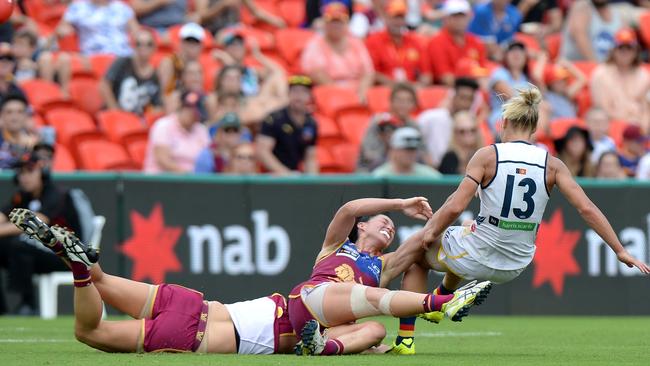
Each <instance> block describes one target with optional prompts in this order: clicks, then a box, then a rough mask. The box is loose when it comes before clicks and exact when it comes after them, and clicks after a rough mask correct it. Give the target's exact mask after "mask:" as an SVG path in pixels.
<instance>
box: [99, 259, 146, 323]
mask: <svg viewBox="0 0 650 366" xmlns="http://www.w3.org/2000/svg"><path fill="white" fill-rule="evenodd" d="M90 276H91V279H92V281H93V284H94V285H95V287H96V288H97V291H98V292H99V294H100V296H101V298H102V300H104V302H106V303H107V304H108V305H110V306H112V307H114V308H115V309H117V310H119V311H121V312H123V313H125V314H128V315H129V316H131V317H132V318H135V319H141V318H147V317H149V316H150V314H148V313H149V311H147V310H148V309H149V310H150V309H151V306H147V305H152V304H153V299H154V297H155V292H156V288H157V286H155V285H151V284H148V283H144V282H138V281H133V280H129V279H126V278H122V277H119V276H114V275H110V274H107V273H104V272H103V271H102V268H101V267H100V266H99V264H95V265H93V266H92V268H91V270H90Z"/></svg>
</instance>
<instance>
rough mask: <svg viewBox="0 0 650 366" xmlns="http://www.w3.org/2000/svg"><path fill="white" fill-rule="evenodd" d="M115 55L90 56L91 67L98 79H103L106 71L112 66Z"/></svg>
mask: <svg viewBox="0 0 650 366" xmlns="http://www.w3.org/2000/svg"><path fill="white" fill-rule="evenodd" d="M114 60H115V55H92V56H90V67H91V68H92V70H93V73H94V74H95V77H96V78H97V79H102V78H103V77H104V74H106V71H108V69H109V68H110V67H111V65H112V64H113V61H114Z"/></svg>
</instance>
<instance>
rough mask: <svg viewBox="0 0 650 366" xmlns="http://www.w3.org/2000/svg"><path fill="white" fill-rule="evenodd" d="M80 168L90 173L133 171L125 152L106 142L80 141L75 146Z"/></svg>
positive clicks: (133, 167)
mask: <svg viewBox="0 0 650 366" xmlns="http://www.w3.org/2000/svg"><path fill="white" fill-rule="evenodd" d="M77 151H78V153H79V159H80V163H81V167H82V168H83V169H86V170H91V171H104V170H135V169H137V166H136V164H134V163H133V161H131V158H130V157H129V155H128V154H127V152H126V150H125V149H124V148H123V147H122V146H121V145H119V144H116V143H114V142H110V141H107V140H88V141H82V142H80V143H79V144H78V145H77Z"/></svg>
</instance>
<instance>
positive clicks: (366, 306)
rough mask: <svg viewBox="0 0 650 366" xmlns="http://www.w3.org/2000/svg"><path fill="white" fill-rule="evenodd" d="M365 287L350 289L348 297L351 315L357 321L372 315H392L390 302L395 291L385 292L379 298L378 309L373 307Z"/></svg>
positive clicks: (356, 286)
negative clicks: (350, 292)
mask: <svg viewBox="0 0 650 366" xmlns="http://www.w3.org/2000/svg"><path fill="white" fill-rule="evenodd" d="M367 289H368V287H367V286H363V285H354V286H353V287H352V294H351V295H350V305H351V307H352V313H353V314H354V316H355V317H357V319H361V318H365V317H368V316H373V315H380V314H383V315H393V314H392V313H391V309H390V302H391V300H392V299H393V296H395V291H386V293H385V294H383V295H382V296H381V298H380V299H379V302H378V304H377V305H378V307H375V306H374V305H373V304H372V303H370V301H368V296H367V295H366V290H367Z"/></svg>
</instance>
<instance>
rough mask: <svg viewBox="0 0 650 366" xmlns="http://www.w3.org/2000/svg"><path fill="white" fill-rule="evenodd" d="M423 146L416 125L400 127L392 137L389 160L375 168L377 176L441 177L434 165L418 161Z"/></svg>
mask: <svg viewBox="0 0 650 366" xmlns="http://www.w3.org/2000/svg"><path fill="white" fill-rule="evenodd" d="M421 147H422V136H421V135H420V131H418V130H417V128H414V127H400V128H398V129H397V130H395V132H394V133H393V134H392V136H391V137H390V150H389V152H388V161H387V162H386V163H384V164H382V165H380V166H379V167H377V168H376V169H375V170H373V171H372V175H373V176H375V177H390V176H410V177H428V178H440V177H441V176H442V175H441V174H440V173H439V172H438V171H437V170H435V169H433V168H432V167H430V166H428V165H425V164H420V163H418V153H419V151H420V149H421Z"/></svg>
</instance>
